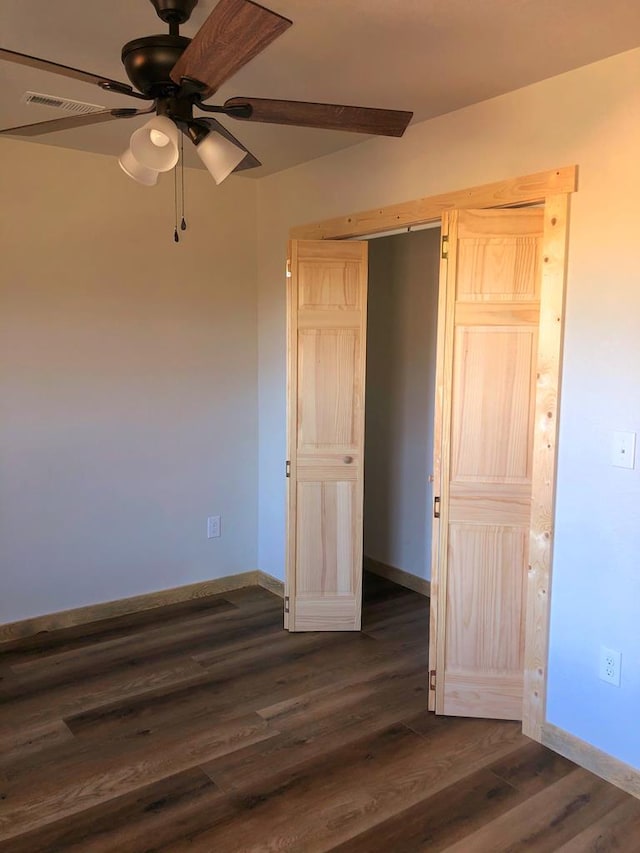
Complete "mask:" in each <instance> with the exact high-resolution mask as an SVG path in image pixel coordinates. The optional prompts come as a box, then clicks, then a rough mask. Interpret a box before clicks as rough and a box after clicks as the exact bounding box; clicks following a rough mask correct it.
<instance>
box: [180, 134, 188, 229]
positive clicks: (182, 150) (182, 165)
mask: <svg viewBox="0 0 640 853" xmlns="http://www.w3.org/2000/svg"><path fill="white" fill-rule="evenodd" d="M180 187H181V189H182V221H181V223H180V230H181V231H186V230H187V223H186V220H185V218H184V136H181V137H180Z"/></svg>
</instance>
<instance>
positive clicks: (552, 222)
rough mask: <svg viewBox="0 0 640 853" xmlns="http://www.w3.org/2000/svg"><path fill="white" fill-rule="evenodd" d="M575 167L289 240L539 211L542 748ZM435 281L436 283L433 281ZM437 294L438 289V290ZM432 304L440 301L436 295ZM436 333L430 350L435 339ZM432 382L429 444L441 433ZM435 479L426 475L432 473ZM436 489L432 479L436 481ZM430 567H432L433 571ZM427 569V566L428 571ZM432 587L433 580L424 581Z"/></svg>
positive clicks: (535, 683) (534, 509) (530, 722)
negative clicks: (471, 213) (457, 212)
mask: <svg viewBox="0 0 640 853" xmlns="http://www.w3.org/2000/svg"><path fill="white" fill-rule="evenodd" d="M577 178H578V167H577V166H565V167H563V168H560V169H553V170H549V171H545V172H537V173H535V174H531V175H525V176H522V177H518V178H510V179H507V180H503V181H497V182H494V183H490V184H483V185H480V186H476V187H471V188H469V189H463V190H457V191H454V192H450V193H444V194H441V195H436V196H428V197H425V198H421V199H416V200H413V201H408V202H402V203H400V204H394V205H389V206H387V207H381V208H376V209H373V210H367V211H362V212H359V213H353V214H348V215H346V216H340V217H337V218H334V219H327V220H323V221H320V222H315V223H310V224H307V225H299V226H296V227H293V228H291V229H290V232H289V236H290V238H291V239H309V240H339V239H346V238H349V237H354V238H357V237H366V236H370V235H371V234H383V233H384V232H386V231H394V230H396V229H398V228H407V229H409V228H410V227H411V226H414V225H425V224H427V223H432V222H437V221H440V220H441V218H442V214H443V213H444V212H445V211H447V210H454V209H465V208H477V209H482V208H499V207H515V206H520V205H528V204H544V235H543V242H542V247H543V264H542V281H541V292H540V325H539V343H538V362H537V363H538V369H537V384H536V404H535V429H534V438H533V482H532V500H531V527H530V544H529V570H528V578H527V586H526V601H525V608H524V609H525V658H524V660H525V671H524V695H523V709H522V711H523V716H522V730H523V732H524V734H526V735H528V736H529V737H530V738H533V739H534V740H537V741H540V742H542V740H543V737H544V731H543V729H544V728H545V727H546V692H547V659H548V645H549V621H550V591H551V569H552V552H553V520H554V510H555V493H556V462H557V437H558V404H559V395H560V372H561V358H562V341H563V318H564V298H565V284H566V269H567V249H568V234H569V202H570V197H571V194H572V193H574V192H576V190H577ZM441 280H442V278H441ZM441 290H442V288H441ZM440 298H444V296H443V294H442V292H441V293H440ZM442 332H443V330H441V329H438V346H441V341H440V338H441V334H442ZM439 381H440V383H442V381H443V378H442V377H440V378H438V377H436V412H435V430H434V442H435V440H436V439H437V435H438V434H439V430H440V428H441V417H442V413H441V410H439V407H438V389H439V385H438V382H439ZM437 473H438V472H435V471H434V474H437ZM436 482H437V480H436ZM434 567H435V565H434ZM432 568H433V567H432ZM431 584H432V588H434V587H435V586H436V584H437V578H435V579H434V578H433V577H432V580H431Z"/></svg>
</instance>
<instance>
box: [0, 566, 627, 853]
mask: <svg viewBox="0 0 640 853" xmlns="http://www.w3.org/2000/svg"><path fill="white" fill-rule="evenodd" d="M363 628H364V630H363V631H362V632H361V633H359V634H358V633H344V634H340V633H338V634H331V633H328V634H326V633H317V634H312V633H309V634H289V633H288V632H286V631H284V630H283V628H282V600H281V599H280V598H278V597H277V596H275V595H273V594H272V593H270V592H268V591H266V590H264V589H262V588H259V587H254V588H244V589H240V590H234V591H232V592H227V593H224V594H221V595H219V596H213V597H210V600H206V599H200V600H198V601H196V602H186V603H184V604H181V605H177V606H176V605H172V606H171V607H169V608H158V609H157V610H156V611H155V612H152V613H145V614H128V615H127V616H126V617H118V618H117V619H114V620H106V621H105V622H104V623H100V624H96V625H95V626H84V628H83V629H79V628H74V629H66V630H65V631H60V632H52V633H51V634H49V635H46V636H43V637H41V638H39V639H38V638H35V639H34V638H31V639H30V640H28V641H23V642H21V643H17V644H13V648H12V649H11V650H10V651H6V650H5V652H4V653H3V654H2V655H0V853H9V851H11V853H27V851H28V853H54V851H55V853H65V851H71V853H116V851H117V853H150V851H160V850H162V851H165V853H180V851H182V850H189V851H202V853H252V851H253V853H255V851H265V853H266V851H269V853H275V851H278V853H285V851H289V853H327V851H332V850H333V851H335V850H338V851H342V853H376V851H378V853H383V851H384V853H417V851H429V853H436V851H448V852H449V853H452V851H455V853H501V851H503V853H506V851H509V853H518V851H522V853H545V851H557V850H560V851H562V853H589V851H592V853H609V851H611V852H612V853H613V851H616V850H618V851H623V853H639V851H640V802H638V801H637V800H635V799H633V798H632V797H630V796H629V795H627V794H624V793H622V792H621V791H619V790H618V789H616V788H613V787H612V786H610V785H607V784H606V783H605V782H603V781H602V780H600V779H598V778H597V777H595V776H593V775H591V774H590V773H588V772H587V771H584V770H581V769H578V768H576V766H575V765H573V764H572V763H571V762H569V761H567V760H566V759H564V758H562V757H560V756H558V755H556V754H555V753H553V752H551V751H550V750H548V749H545V748H544V747H541V746H539V745H538V744H534V743H532V742H531V741H529V740H528V739H527V738H524V737H523V736H522V734H521V730H520V725H519V724H518V723H512V722H501V721H492V720H473V719H462V718H451V717H444V716H436V715H434V714H432V713H430V712H429V711H428V710H427V696H428V666H427V634H428V601H427V600H426V599H425V598H423V597H422V596H420V595H418V594H416V593H413V592H411V591H410V590H406V589H404V588H400V587H398V586H396V585H394V584H392V583H390V582H389V581H387V580H386V579H383V578H376V577H375V576H370V577H369V576H365V587H364V607H363Z"/></svg>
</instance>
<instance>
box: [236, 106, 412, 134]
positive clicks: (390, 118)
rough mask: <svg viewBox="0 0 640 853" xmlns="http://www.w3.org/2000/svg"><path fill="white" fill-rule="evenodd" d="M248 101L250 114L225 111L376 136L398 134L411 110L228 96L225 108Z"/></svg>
mask: <svg viewBox="0 0 640 853" xmlns="http://www.w3.org/2000/svg"><path fill="white" fill-rule="evenodd" d="M245 104H248V105H249V106H250V107H251V115H249V116H242V115H234V114H233V112H230V113H229V114H230V115H232V116H233V118H240V119H243V120H245V121H265V122H271V123H272V124H293V125H298V126H300V127H319V128H324V129H325V130H350V131H353V132H354V133H373V134H377V135H379V136H402V134H403V133H404V132H405V130H406V129H407V125H408V124H409V122H410V121H411V118H412V116H413V113H410V112H405V111H404V110H380V109H376V108H374V107H346V106H341V105H340V104H313V103H307V102H306V101H275V100H270V99H266V98H229V100H228V101H225V104H224V106H225V109H228V108H230V107H231V108H233V107H240V106H242V105H245Z"/></svg>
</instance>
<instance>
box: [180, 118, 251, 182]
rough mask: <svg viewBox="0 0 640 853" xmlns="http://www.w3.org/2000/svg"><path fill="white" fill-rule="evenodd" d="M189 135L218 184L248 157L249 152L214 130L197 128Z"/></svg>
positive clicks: (199, 155)
mask: <svg viewBox="0 0 640 853" xmlns="http://www.w3.org/2000/svg"><path fill="white" fill-rule="evenodd" d="M189 135H190V136H191V139H192V141H193V142H194V144H195V146H196V153H197V155H198V157H199V158H200V159H201V160H202V162H203V163H204V165H205V166H206V167H207V170H208V172H209V174H210V175H211V177H212V178H213V180H214V181H215V182H216V184H221V183H222V182H223V181H224V179H225V178H227V177H228V176H229V175H230V174H231V173H232V172H233V170H234V169H235V168H236V166H239V165H240V163H241V162H242V161H243V160H244V159H245V157H246V156H247V153H248V152H247V151H245V150H244V149H243V148H238V146H237V145H234V144H233V142H231V141H230V140H229V139H225V138H224V136H222V135H221V134H220V133H216V132H215V131H213V130H209V129H200V128H197V130H196V132H194V131H193V129H192V130H191V132H190V134H189Z"/></svg>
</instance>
